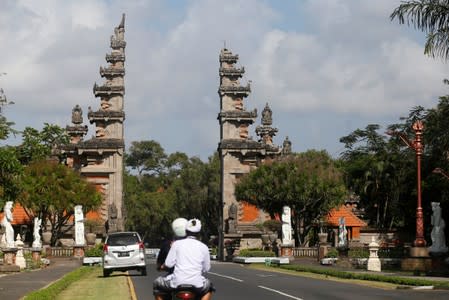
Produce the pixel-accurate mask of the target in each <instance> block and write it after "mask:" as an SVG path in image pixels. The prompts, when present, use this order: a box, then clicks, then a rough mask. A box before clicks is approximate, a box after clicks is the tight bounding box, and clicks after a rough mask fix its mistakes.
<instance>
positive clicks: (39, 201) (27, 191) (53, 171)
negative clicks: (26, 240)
mask: <svg viewBox="0 0 449 300" xmlns="http://www.w3.org/2000/svg"><path fill="white" fill-rule="evenodd" d="M22 186H23V192H22V194H21V195H20V196H19V202H20V204H21V205H22V206H23V207H25V208H27V213H29V215H30V217H35V216H36V217H39V218H41V219H42V224H43V226H44V229H46V225H47V222H48V223H49V224H50V229H51V232H52V240H51V244H52V245H54V244H55V242H56V241H57V240H58V239H59V238H61V237H62V235H63V234H64V233H66V232H68V231H69V230H70V229H71V228H70V226H67V225H68V221H69V220H70V218H71V217H72V216H73V214H74V207H75V206H76V205H82V206H83V209H84V210H85V212H87V211H90V210H93V209H96V208H98V206H99V205H100V204H101V201H102V197H101V194H100V193H99V192H97V191H96V188H95V186H94V185H92V184H91V183H88V182H87V181H86V180H85V179H84V178H82V177H81V176H80V175H79V174H78V173H77V172H75V171H74V170H72V169H71V168H68V167H66V166H65V165H63V164H60V163H58V162H56V161H51V160H40V161H33V162H31V163H30V164H29V165H28V166H26V167H25V169H24V176H23V177H22Z"/></svg>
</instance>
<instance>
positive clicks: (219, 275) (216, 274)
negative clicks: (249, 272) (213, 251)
mask: <svg viewBox="0 0 449 300" xmlns="http://www.w3.org/2000/svg"><path fill="white" fill-rule="evenodd" d="M207 274H212V275H215V276H218V277H223V278H227V279H231V280H235V281H238V282H243V280H242V279H238V278H235V277H231V276H226V275H221V274H218V273H214V272H207Z"/></svg>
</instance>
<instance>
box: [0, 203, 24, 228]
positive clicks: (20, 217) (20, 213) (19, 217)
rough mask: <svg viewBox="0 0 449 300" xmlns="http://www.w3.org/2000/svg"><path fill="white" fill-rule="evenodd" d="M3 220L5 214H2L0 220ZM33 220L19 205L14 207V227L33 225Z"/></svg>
mask: <svg viewBox="0 0 449 300" xmlns="http://www.w3.org/2000/svg"><path fill="white" fill-rule="evenodd" d="M2 219H3V212H1V213H0V220H2ZM31 223H32V220H31V218H30V217H29V216H28V215H27V213H26V212H25V209H24V208H23V207H22V205H20V204H19V203H17V204H15V205H14V208H13V210H12V223H11V224H12V225H22V224H31Z"/></svg>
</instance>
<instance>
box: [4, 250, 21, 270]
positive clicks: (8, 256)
mask: <svg viewBox="0 0 449 300" xmlns="http://www.w3.org/2000/svg"><path fill="white" fill-rule="evenodd" d="M2 252H3V265H0V272H4V273H6V272H20V267H19V266H18V265H16V255H17V248H2Z"/></svg>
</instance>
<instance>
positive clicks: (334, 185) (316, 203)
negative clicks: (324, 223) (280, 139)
mask: <svg viewBox="0 0 449 300" xmlns="http://www.w3.org/2000/svg"><path fill="white" fill-rule="evenodd" d="M346 194H347V192H346V188H345V186H344V181H343V176H342V173H341V172H340V170H339V169H338V168H337V165H336V163H335V161H334V160H333V159H332V158H331V157H330V156H329V154H328V153H327V152H326V151H315V150H309V151H307V152H304V153H299V154H296V155H293V156H290V157H286V158H280V159H276V160H273V161H268V162H266V163H265V164H263V165H261V166H259V167H258V168H257V169H255V170H253V171H251V172H250V173H248V174H245V175H244V176H243V177H242V178H241V179H240V181H239V182H238V183H237V185H236V188H235V195H236V197H237V199H239V201H246V202H248V203H250V204H253V205H255V206H257V207H259V208H261V209H263V210H264V211H266V212H267V213H268V214H270V216H271V217H272V218H274V217H275V215H281V214H282V207H283V206H284V205H288V206H290V207H291V209H292V223H293V226H294V227H295V228H297V229H298V230H296V232H295V233H296V239H297V242H299V244H306V243H307V242H308V239H307V237H308V235H309V232H310V230H311V229H312V228H313V224H314V223H315V222H316V221H318V219H319V218H320V217H322V216H324V215H326V214H327V213H328V212H329V210H330V209H331V208H334V207H336V206H338V205H339V204H341V203H342V202H343V199H344V196H345V195H346Z"/></svg>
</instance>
